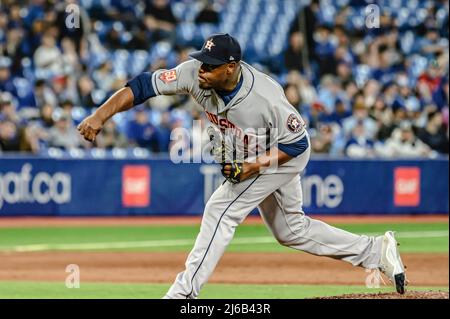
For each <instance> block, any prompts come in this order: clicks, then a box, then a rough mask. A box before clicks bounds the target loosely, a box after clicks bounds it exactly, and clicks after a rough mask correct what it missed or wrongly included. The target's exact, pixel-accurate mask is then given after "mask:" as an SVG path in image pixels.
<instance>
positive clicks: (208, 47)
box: [189, 33, 241, 65]
mask: <svg viewBox="0 0 450 319" xmlns="http://www.w3.org/2000/svg"><path fill="white" fill-rule="evenodd" d="M189 56H190V57H192V58H194V59H196V60H199V61H200V62H203V63H206V64H212V65H221V64H225V63H230V62H233V61H240V60H241V46H240V45H239V42H238V41H237V40H236V39H235V38H233V37H232V36H231V35H229V34H228V33H226V34H223V33H220V34H213V35H212V36H210V37H209V38H208V39H207V40H206V41H205V43H204V44H203V47H202V49H201V50H200V51H196V52H193V53H191V54H189Z"/></svg>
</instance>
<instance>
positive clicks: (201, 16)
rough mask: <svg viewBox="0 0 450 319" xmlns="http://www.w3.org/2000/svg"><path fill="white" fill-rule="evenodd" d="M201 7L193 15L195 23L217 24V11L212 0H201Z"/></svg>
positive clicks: (218, 20) (218, 19)
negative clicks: (194, 15) (195, 14)
mask: <svg viewBox="0 0 450 319" xmlns="http://www.w3.org/2000/svg"><path fill="white" fill-rule="evenodd" d="M202 6H203V7H202V9H201V10H200V12H199V13H198V15H197V16H196V17H195V23H196V24H201V23H210V24H216V25H217V24H219V22H220V18H219V12H218V9H217V8H216V5H215V4H214V2H213V1H212V0H203V1H202Z"/></svg>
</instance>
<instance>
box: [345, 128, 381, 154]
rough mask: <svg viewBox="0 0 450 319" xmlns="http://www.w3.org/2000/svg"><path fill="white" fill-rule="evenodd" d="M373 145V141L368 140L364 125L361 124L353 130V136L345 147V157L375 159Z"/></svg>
mask: <svg viewBox="0 0 450 319" xmlns="http://www.w3.org/2000/svg"><path fill="white" fill-rule="evenodd" d="M373 145H374V143H373V141H372V140H370V139H367V134H366V133H365V132H364V125H363V123H362V122H360V123H358V124H357V125H356V126H355V127H354V128H353V131H352V136H351V138H350V139H349V140H348V141H347V144H346V145H345V155H347V156H348V157H352V158H367V157H373V156H374V154H375V153H374V150H373Z"/></svg>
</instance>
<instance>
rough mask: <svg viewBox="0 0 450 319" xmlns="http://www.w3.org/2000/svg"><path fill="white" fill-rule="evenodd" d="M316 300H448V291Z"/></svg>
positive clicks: (354, 295) (333, 297) (364, 295)
mask: <svg viewBox="0 0 450 319" xmlns="http://www.w3.org/2000/svg"><path fill="white" fill-rule="evenodd" d="M316 299H449V297H448V291H407V292H406V293H405V294H404V295H400V294H398V293H395V292H391V293H377V294H348V295H342V296H332V297H320V298H316Z"/></svg>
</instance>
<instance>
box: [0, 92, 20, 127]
mask: <svg viewBox="0 0 450 319" xmlns="http://www.w3.org/2000/svg"><path fill="white" fill-rule="evenodd" d="M2 119H6V120H9V121H11V122H13V123H16V124H18V123H19V122H20V117H19V115H18V114H17V112H16V107H15V105H14V103H13V100H12V96H11V94H9V93H3V94H1V95H0V120H2Z"/></svg>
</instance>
